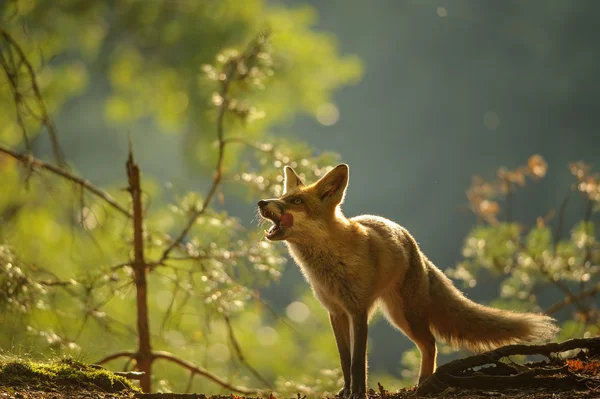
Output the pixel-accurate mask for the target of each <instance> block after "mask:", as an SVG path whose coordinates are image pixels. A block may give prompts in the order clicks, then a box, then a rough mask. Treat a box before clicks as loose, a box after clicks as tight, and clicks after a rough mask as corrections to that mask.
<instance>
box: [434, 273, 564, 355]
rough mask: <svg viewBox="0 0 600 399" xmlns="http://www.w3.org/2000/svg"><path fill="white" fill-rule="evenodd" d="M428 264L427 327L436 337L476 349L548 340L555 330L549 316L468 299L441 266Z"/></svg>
mask: <svg viewBox="0 0 600 399" xmlns="http://www.w3.org/2000/svg"><path fill="white" fill-rule="evenodd" d="M429 266H430V267H429V293H430V298H431V308H430V327H431V329H432V332H433V334H434V335H435V336H436V337H437V338H439V339H441V340H443V341H446V342H448V343H450V344H451V345H453V346H455V347H460V348H465V349H469V350H471V351H475V352H479V351H486V350H491V349H494V348H496V347H498V346H502V345H507V344H514V343H519V342H532V341H546V340H550V339H552V338H553V337H554V335H555V334H556V333H557V332H558V328H557V327H556V325H555V324H554V322H555V320H554V319H553V318H551V317H549V316H546V315H543V314H537V313H519V312H512V311H509V310H501V309H494V308H490V307H487V306H483V305H480V304H477V303H475V302H473V301H471V300H469V299H467V298H466V297H465V296H464V295H463V294H462V292H460V291H459V290H458V289H457V288H456V287H455V286H454V285H453V284H452V281H451V280H450V279H449V278H448V277H446V275H445V274H444V273H443V272H442V271H441V270H440V269H438V268H437V267H435V266H434V265H433V264H431V263H430V264H429Z"/></svg>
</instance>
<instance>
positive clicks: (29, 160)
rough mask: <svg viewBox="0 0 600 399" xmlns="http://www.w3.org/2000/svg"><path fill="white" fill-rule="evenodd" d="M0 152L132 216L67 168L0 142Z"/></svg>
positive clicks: (108, 195)
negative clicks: (49, 174)
mask: <svg viewBox="0 0 600 399" xmlns="http://www.w3.org/2000/svg"><path fill="white" fill-rule="evenodd" d="M0 153H4V154H6V155H9V156H11V157H12V158H14V159H16V160H17V161H20V162H21V163H23V164H24V165H26V166H30V165H31V166H37V167H39V168H42V169H44V170H47V171H49V172H51V173H53V174H55V175H58V176H61V177H64V178H65V179H67V180H70V181H71V182H73V183H75V184H78V185H79V186H81V187H83V188H85V189H87V190H88V191H89V192H91V193H92V194H94V195H96V196H97V197H99V198H101V199H102V200H104V202H106V203H107V204H108V205H110V206H111V207H113V208H114V209H116V210H117V211H119V212H120V213H121V214H123V215H125V216H127V217H128V218H133V214H132V213H131V212H130V211H128V210H127V209H125V208H124V207H123V206H122V205H120V204H119V203H118V202H117V201H116V200H115V199H114V198H113V197H112V196H111V195H110V194H108V193H107V192H106V191H104V190H102V189H100V188H98V187H96V186H94V185H93V184H91V183H90V182H89V181H87V180H86V179H84V178H81V177H79V176H76V175H74V174H73V173H71V172H69V171H68V170H65V169H63V168H61V167H58V166H56V165H53V164H51V163H48V162H44V161H42V160H41V159H37V158H35V157H33V156H31V155H25V154H20V153H18V152H16V151H14V150H12V149H10V148H7V147H5V146H3V145H1V144H0Z"/></svg>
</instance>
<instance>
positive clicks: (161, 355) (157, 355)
mask: <svg viewBox="0 0 600 399" xmlns="http://www.w3.org/2000/svg"><path fill="white" fill-rule="evenodd" d="M152 355H153V359H154V360H156V359H164V360H167V361H169V362H173V363H175V364H177V365H179V366H181V367H183V368H185V369H187V370H189V371H190V372H191V373H192V374H198V375H201V376H203V377H206V378H208V379H209V380H211V381H212V382H214V383H215V384H218V385H220V386H222V387H223V388H226V389H229V390H231V391H233V392H239V393H242V394H245V395H248V394H254V393H256V392H258V391H257V390H256V389H248V388H244V387H237V386H234V385H231V384H230V383H228V382H227V381H224V380H222V379H221V378H219V377H217V376H216V375H214V374H212V373H210V372H209V371H207V370H205V369H203V368H201V367H199V366H196V365H195V364H193V363H190V362H188V361H186V360H183V359H180V358H178V357H177V356H175V355H173V354H172V353H169V352H164V351H156V352H153V354H152Z"/></svg>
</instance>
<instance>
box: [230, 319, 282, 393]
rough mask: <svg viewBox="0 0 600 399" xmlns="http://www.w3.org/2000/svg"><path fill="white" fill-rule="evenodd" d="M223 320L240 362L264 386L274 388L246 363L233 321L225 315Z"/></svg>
mask: <svg viewBox="0 0 600 399" xmlns="http://www.w3.org/2000/svg"><path fill="white" fill-rule="evenodd" d="M223 320H225V324H227V332H228V334H229V340H230V341H231V345H232V346H233V349H234V350H235V354H236V355H237V357H238V359H239V361H240V362H242V364H243V365H244V366H245V367H246V368H247V369H248V370H249V371H250V372H251V373H252V375H254V376H255V377H256V378H257V379H258V380H259V381H260V382H262V383H263V384H265V385H266V386H267V387H268V388H273V386H272V385H271V383H270V382H269V381H267V379H266V378H265V377H263V376H262V375H261V374H260V373H259V372H258V371H257V370H256V369H255V368H254V367H252V366H251V365H250V363H248V361H246V357H245V356H244V354H243V353H242V348H241V347H240V344H239V342H238V341H237V339H236V338H235V334H234V332H233V327H232V326H231V320H230V319H229V316H227V315H223Z"/></svg>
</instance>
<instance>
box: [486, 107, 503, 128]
mask: <svg viewBox="0 0 600 399" xmlns="http://www.w3.org/2000/svg"><path fill="white" fill-rule="evenodd" d="M483 124H484V125H485V127H487V128H488V129H490V130H496V129H498V126H500V118H499V117H498V114H497V113H495V112H494V111H487V112H485V113H484V114H483Z"/></svg>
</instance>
